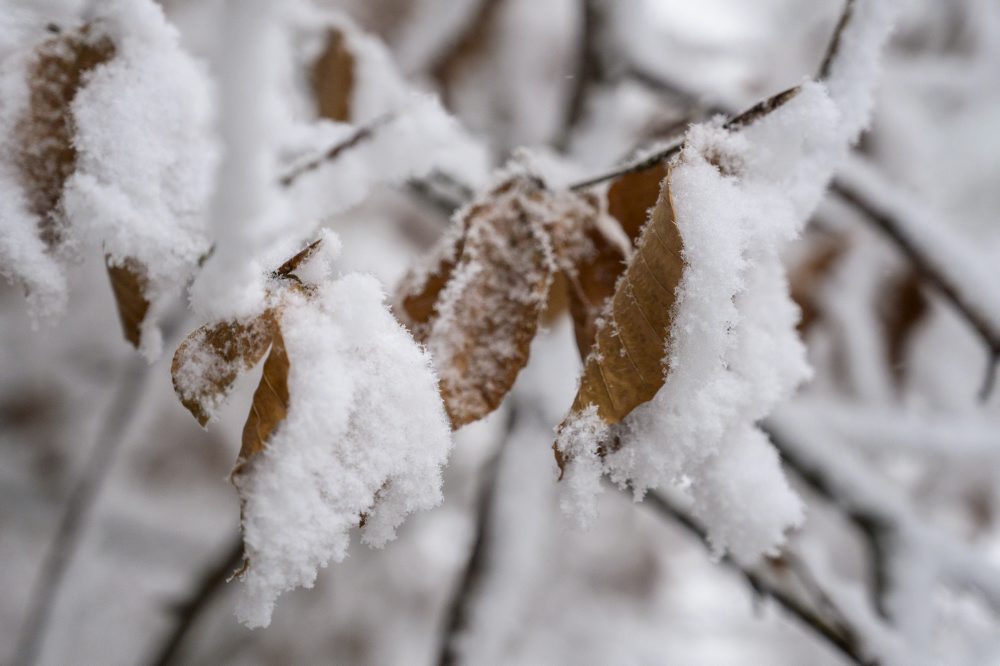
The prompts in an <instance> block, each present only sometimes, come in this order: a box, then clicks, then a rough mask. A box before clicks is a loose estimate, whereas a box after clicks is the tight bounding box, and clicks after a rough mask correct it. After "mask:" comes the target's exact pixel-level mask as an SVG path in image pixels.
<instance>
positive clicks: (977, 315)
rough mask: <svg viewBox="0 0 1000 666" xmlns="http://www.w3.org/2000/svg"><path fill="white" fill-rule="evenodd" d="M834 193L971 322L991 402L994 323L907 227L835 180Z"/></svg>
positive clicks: (998, 342)
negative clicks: (985, 362) (985, 356)
mask: <svg viewBox="0 0 1000 666" xmlns="http://www.w3.org/2000/svg"><path fill="white" fill-rule="evenodd" d="M831 190H832V191H833V192H834V194H836V195H837V196H839V197H840V198H841V199H843V200H844V201H846V202H847V203H849V204H850V205H851V206H853V207H854V208H855V209H856V210H858V211H859V212H861V213H863V214H864V216H865V217H866V219H868V220H869V221H870V222H871V223H872V224H873V225H875V227H877V228H878V229H879V230H881V231H882V232H883V233H884V234H885V235H886V236H887V237H888V238H889V240H891V241H892V243H893V244H894V245H895V246H896V247H897V248H899V250H900V252H902V253H903V255H904V256H905V257H906V259H907V261H909V262H910V264H912V265H913V267H914V269H915V270H916V271H917V273H918V274H919V275H920V277H921V278H922V279H923V281H924V282H926V283H927V284H929V285H930V286H931V287H932V288H934V289H935V290H937V291H938V293H940V294H941V295H942V296H944V298H945V299H946V300H948V301H949V302H950V303H951V304H952V305H953V306H954V307H955V308H956V309H957V310H958V312H959V314H961V315H962V317H963V318H964V319H965V320H966V321H967V322H969V324H970V325H971V326H972V328H973V329H974V330H975V332H976V334H977V335H978V336H979V337H980V338H981V339H982V341H983V342H984V343H985V345H986V349H987V351H988V353H989V356H990V361H989V369H988V377H987V380H986V382H985V383H984V385H983V387H982V389H981V392H980V395H981V397H982V398H984V399H985V398H988V397H989V394H990V391H991V390H992V388H993V384H994V378H993V376H994V374H995V368H996V363H997V358H998V356H1000V333H998V332H997V331H996V330H994V328H993V325H992V323H991V322H990V321H989V320H987V318H986V317H985V316H984V315H983V314H982V313H981V312H980V311H979V309H978V308H977V307H976V306H975V305H974V304H972V303H971V302H970V301H969V299H968V298H967V297H966V296H965V294H963V293H962V290H961V289H959V288H958V287H957V286H956V285H955V284H954V283H953V282H952V281H951V278H950V277H949V276H948V274H947V272H946V271H943V270H941V268H940V267H939V266H937V264H936V263H935V262H934V261H933V260H932V259H931V258H930V257H928V256H927V255H926V254H925V253H924V251H923V250H922V249H921V248H920V247H919V245H917V243H915V242H914V241H913V239H911V238H910V237H909V236H908V235H907V233H906V229H905V225H904V224H902V223H900V222H899V220H897V219H896V218H895V217H894V216H893V215H892V214H891V213H889V212H888V211H886V210H883V209H882V208H880V207H879V206H878V204H876V203H875V202H873V201H870V200H868V199H866V198H865V196H864V195H863V194H861V193H860V192H858V191H857V190H855V189H852V188H851V187H849V186H848V185H846V184H844V183H843V182H842V181H839V180H835V181H834V182H833V185H832V187H831Z"/></svg>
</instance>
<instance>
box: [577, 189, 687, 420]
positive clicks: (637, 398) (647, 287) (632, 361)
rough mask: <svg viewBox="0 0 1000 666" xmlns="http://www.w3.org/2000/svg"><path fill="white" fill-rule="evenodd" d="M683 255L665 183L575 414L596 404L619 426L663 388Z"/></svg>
mask: <svg viewBox="0 0 1000 666" xmlns="http://www.w3.org/2000/svg"><path fill="white" fill-rule="evenodd" d="M681 251H682V247H681V237H680V234H679V233H678V231H677V226H676V224H675V222H674V215H673V207H672V204H671V200H670V187H669V185H668V184H665V185H664V186H663V187H662V190H661V192H660V195H659V199H658V200H657V203H656V206H655V207H654V209H653V212H652V215H651V217H650V224H648V225H647V226H646V227H645V229H644V231H643V232H642V234H641V235H640V237H639V241H638V248H637V249H636V252H635V254H634V255H633V257H632V259H631V261H630V262H629V265H628V268H626V270H625V274H624V276H623V277H622V279H621V280H620V281H619V282H618V285H617V287H616V288H615V290H614V295H613V297H612V302H611V308H610V311H609V313H608V318H607V319H606V320H605V321H604V322H603V323H602V325H601V326H600V327H599V328H598V330H597V333H596V339H595V344H594V347H593V349H592V350H591V352H590V354H589V355H588V356H587V360H586V362H585V364H584V369H583V376H582V378H581V380H580V389H579V391H578V392H577V395H576V399H575V400H574V401H573V408H572V411H573V412H575V413H580V412H583V411H584V410H586V409H587V408H589V407H591V406H593V407H594V408H596V410H597V414H598V416H600V418H601V419H602V420H603V421H604V422H605V423H607V424H613V423H618V422H619V421H621V420H622V419H623V418H625V417H626V416H628V414H629V413H630V412H631V411H632V410H633V409H635V408H636V407H637V406H638V405H640V404H642V403H644V402H646V401H648V400H649V399H651V398H652V397H653V396H654V395H656V392H657V391H658V390H659V388H660V387H661V386H662V385H663V379H664V376H665V372H666V369H665V368H664V367H663V357H664V350H665V349H666V341H667V337H668V335H669V332H670V325H671V315H672V313H673V303H674V296H675V290H676V288H677V285H678V284H679V283H680V280H681V276H682V275H683V272H684V260H683V258H682V254H681Z"/></svg>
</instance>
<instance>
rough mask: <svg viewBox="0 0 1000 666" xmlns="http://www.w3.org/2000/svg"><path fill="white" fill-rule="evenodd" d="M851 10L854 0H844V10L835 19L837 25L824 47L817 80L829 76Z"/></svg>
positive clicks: (848, 21) (822, 79)
mask: <svg viewBox="0 0 1000 666" xmlns="http://www.w3.org/2000/svg"><path fill="white" fill-rule="evenodd" d="M853 11H854V0H845V2H844V10H843V11H842V12H841V13H840V20H838V21H837V27H836V28H834V29H833V37H832V38H831V39H830V44H829V45H828V46H827V47H826V54H825V55H824V56H823V62H822V63H821V64H820V66H819V74H818V75H817V77H816V78H817V79H818V80H819V81H824V80H826V79H827V78H828V77H829V76H830V68H831V67H832V66H833V63H834V61H835V60H836V59H837V54H838V53H840V38H841V37H842V36H843V34H844V28H846V27H847V24H848V23H850V22H851V14H852V13H853Z"/></svg>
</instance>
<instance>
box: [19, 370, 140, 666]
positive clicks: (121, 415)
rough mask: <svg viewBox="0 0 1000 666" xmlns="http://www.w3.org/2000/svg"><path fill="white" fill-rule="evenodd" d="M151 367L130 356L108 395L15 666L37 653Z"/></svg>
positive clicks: (45, 564) (38, 585) (27, 664)
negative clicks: (99, 428)
mask: <svg viewBox="0 0 1000 666" xmlns="http://www.w3.org/2000/svg"><path fill="white" fill-rule="evenodd" d="M149 367H150V366H149V365H148V364H147V363H146V361H145V360H144V359H142V358H141V357H138V356H136V357H135V358H133V359H130V361H129V365H128V367H127V368H126V370H125V376H124V377H123V378H122V379H121V381H120V382H119V384H118V389H117V391H115V394H114V397H113V398H112V401H111V405H110V407H109V411H108V414H107V415H106V417H105V419H104V423H103V425H102V427H101V430H100V433H99V434H98V439H97V442H96V443H95V444H94V448H93V452H92V453H91V455H90V459H89V460H88V461H87V466H86V469H84V471H83V474H82V476H81V477H80V479H79V480H78V481H77V483H76V486H75V487H74V488H73V491H72V492H71V493H70V496H69V498H68V499H67V501H66V508H65V510H64V513H63V515H62V519H61V520H60V522H59V527H58V529H57V530H56V534H55V537H54V539H53V541H52V544H51V545H50V546H49V549H48V551H47V552H46V553H45V559H44V560H43V561H42V566H41V568H40V570H39V573H38V577H37V579H36V582H35V585H34V588H33V590H32V593H31V598H30V601H29V605H28V610H27V613H26V615H25V620H24V625H23V628H22V629H21V634H20V638H19V639H18V645H17V652H16V655H15V657H14V664H16V665H18V666H31V664H34V663H35V662H36V661H37V659H38V655H39V652H40V651H41V648H42V643H43V639H44V638H45V632H46V629H47V628H48V623H49V620H50V617H51V614H52V608H53V606H54V605H55V602H56V598H57V597H58V594H59V590H60V588H61V587H62V582H63V580H64V578H65V577H66V571H67V569H68V568H69V565H70V563H71V562H72V560H73V557H74V555H75V554H76V551H77V549H78V548H79V545H80V537H81V535H82V534H83V528H84V527H85V525H86V523H87V519H88V518H89V517H90V514H91V509H92V508H93V506H94V500H96V499H97V496H98V493H99V491H100V489H101V486H102V485H103V484H104V481H105V479H107V476H108V472H109V471H110V470H111V467H112V461H113V460H114V458H115V454H116V453H117V452H118V450H119V449H120V448H121V445H122V442H124V440H125V436H126V434H127V433H128V425H129V423H131V422H132V419H133V417H134V413H135V411H136V408H137V407H138V405H139V402H140V400H141V399H142V394H143V391H142V385H143V383H144V381H145V379H146V377H147V375H148V372H149Z"/></svg>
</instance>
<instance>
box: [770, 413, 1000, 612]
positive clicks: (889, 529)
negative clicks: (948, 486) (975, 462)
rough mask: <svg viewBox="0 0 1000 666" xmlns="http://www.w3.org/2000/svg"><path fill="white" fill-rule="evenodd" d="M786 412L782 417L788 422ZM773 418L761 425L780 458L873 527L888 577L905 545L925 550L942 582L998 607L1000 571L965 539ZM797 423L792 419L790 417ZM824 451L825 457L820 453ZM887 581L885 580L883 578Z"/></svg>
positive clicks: (856, 466) (881, 564) (878, 564)
mask: <svg viewBox="0 0 1000 666" xmlns="http://www.w3.org/2000/svg"><path fill="white" fill-rule="evenodd" d="M785 418H787V416H786V417H780V419H781V421H784V420H785ZM781 421H779V422H777V423H776V422H775V417H771V419H769V420H768V421H767V422H765V423H764V424H763V426H762V427H763V429H764V430H765V432H767V434H768V436H769V437H770V439H771V442H772V443H773V444H774V446H775V448H776V449H778V451H779V452H780V453H781V458H782V461H783V462H784V463H785V465H786V466H787V467H789V468H790V469H792V470H794V471H795V472H796V474H798V475H799V476H800V477H801V478H802V479H803V480H804V481H806V482H807V483H808V484H809V485H810V486H811V487H812V488H813V489H814V490H815V491H816V492H817V493H818V494H819V495H820V496H822V497H825V498H826V499H828V500H829V501H831V502H832V503H833V504H835V505H837V506H839V507H840V508H841V509H843V510H844V511H845V512H846V514H847V515H848V517H850V518H851V520H852V521H853V522H854V523H855V524H856V525H858V527H859V528H861V529H862V530H868V529H872V528H869V527H866V526H865V523H869V524H870V525H871V526H872V527H873V528H874V531H873V532H872V538H874V540H876V541H877V542H878V545H879V547H878V550H877V551H876V552H877V553H878V554H879V556H880V558H881V562H876V563H875V565H876V569H877V568H878V567H881V568H882V573H881V574H880V575H882V576H883V577H884V578H886V579H887V578H888V576H887V572H888V563H890V562H891V561H892V557H894V556H895V554H896V553H899V552H900V551H901V549H902V548H904V547H905V548H916V549H923V550H924V551H925V552H927V553H930V554H932V555H934V557H933V558H932V561H933V564H932V566H933V568H934V571H935V575H936V577H937V578H938V579H939V580H941V581H948V582H950V583H951V584H953V585H955V586H957V587H960V588H965V589H968V590H971V591H974V592H975V593H977V594H978V595H979V596H980V597H981V598H982V599H983V601H985V602H986V603H987V604H989V605H990V606H991V607H993V609H994V610H995V611H997V612H1000V571H998V570H997V569H996V568H995V567H993V566H991V565H990V564H988V563H986V562H984V561H983V560H982V558H981V557H979V556H978V555H977V554H976V553H975V552H974V551H972V550H971V549H970V548H969V547H968V546H967V545H966V544H964V543H962V542H960V541H956V540H955V539H954V538H953V537H950V536H948V535H945V534H942V533H941V532H940V531H939V530H937V529H935V528H934V527H932V526H930V525H927V524H926V523H925V522H924V521H922V520H920V519H919V518H918V517H917V516H915V515H913V514H912V512H911V511H909V510H908V509H907V508H906V504H905V503H904V502H903V500H902V499H901V498H899V497H897V496H895V495H893V494H890V493H887V491H886V490H884V489H883V487H884V481H882V480H881V479H878V478H877V477H876V476H874V475H872V474H871V473H870V472H868V471H867V469H866V468H865V467H864V466H862V465H860V464H859V463H856V462H851V461H850V459H849V458H846V457H845V456H844V455H843V454H842V453H841V454H837V455H836V456H835V457H831V456H830V454H823V453H822V449H821V447H810V448H809V449H805V448H803V447H802V445H801V444H800V443H798V442H797V441H795V440H793V439H792V438H790V437H787V436H786V434H785V431H786V426H785V425H781ZM792 423H793V426H794V421H793V422H792ZM821 456H822V457H821ZM882 584H883V585H884V584H885V583H884V580H883V583H882Z"/></svg>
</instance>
